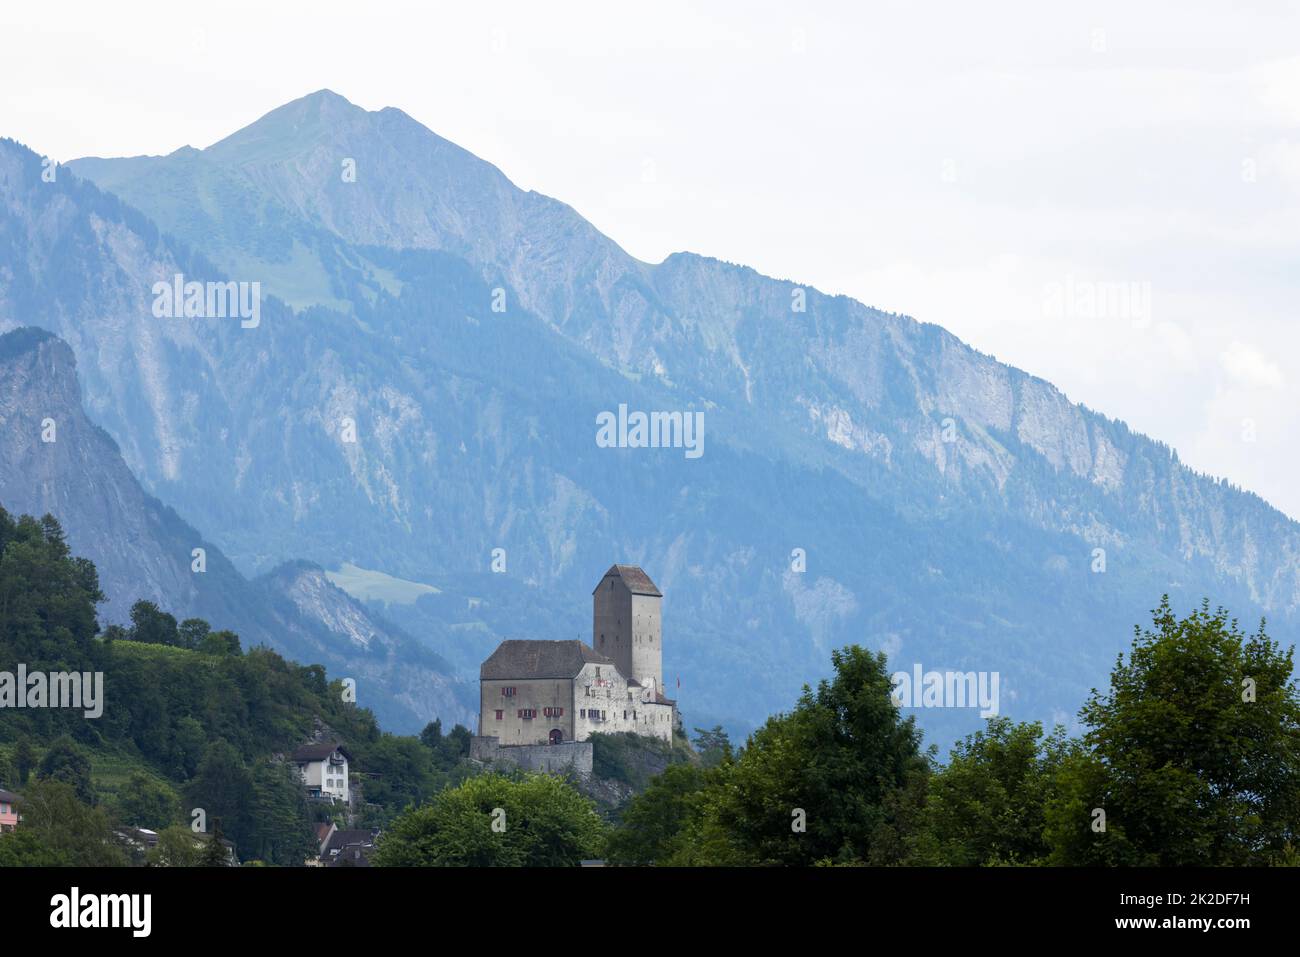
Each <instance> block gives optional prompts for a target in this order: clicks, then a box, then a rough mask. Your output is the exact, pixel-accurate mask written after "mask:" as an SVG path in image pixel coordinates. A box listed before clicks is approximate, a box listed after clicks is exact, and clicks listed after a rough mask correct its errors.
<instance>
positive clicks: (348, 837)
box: [325, 831, 375, 854]
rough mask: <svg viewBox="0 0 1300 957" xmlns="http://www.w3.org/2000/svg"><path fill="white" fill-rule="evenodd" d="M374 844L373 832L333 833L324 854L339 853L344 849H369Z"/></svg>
mask: <svg viewBox="0 0 1300 957" xmlns="http://www.w3.org/2000/svg"><path fill="white" fill-rule="evenodd" d="M374 843H375V832H374V831H335V832H334V834H333V835H331V837H330V842H329V843H328V844H326V845H325V853H326V854H329V853H330V852H331V851H341V850H343V848H345V847H349V846H356V847H371V846H373V845H374Z"/></svg>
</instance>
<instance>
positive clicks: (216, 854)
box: [199, 818, 230, 867]
mask: <svg viewBox="0 0 1300 957" xmlns="http://www.w3.org/2000/svg"><path fill="white" fill-rule="evenodd" d="M225 839H226V836H225V834H224V833H222V830H221V818H217V819H215V820H214V821H213V822H212V834H211V835H210V836H209V837H208V840H207V844H206V846H205V847H204V848H203V851H202V853H200V855H199V866H200V867H229V866H230V851H229V850H228V849H227V848H226V845H225Z"/></svg>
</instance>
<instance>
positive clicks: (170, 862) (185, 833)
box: [146, 825, 206, 867]
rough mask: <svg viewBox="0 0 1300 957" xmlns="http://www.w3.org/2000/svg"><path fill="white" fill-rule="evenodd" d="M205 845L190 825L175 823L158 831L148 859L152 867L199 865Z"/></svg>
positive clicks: (147, 856)
mask: <svg viewBox="0 0 1300 957" xmlns="http://www.w3.org/2000/svg"><path fill="white" fill-rule="evenodd" d="M205 846H206V845H205V844H204V843H203V842H202V841H201V840H199V839H198V838H197V837H195V835H194V832H193V831H191V830H190V829H189V828H188V827H184V826H182V825H174V826H172V827H168V828H164V829H163V830H161V831H159V832H158V843H157V844H156V845H154V846H153V847H152V848H151V849H150V850H149V853H148V855H146V861H147V862H148V865H149V866H150V867H198V866H199V864H200V862H201V860H202V855H203V850H204V848H205Z"/></svg>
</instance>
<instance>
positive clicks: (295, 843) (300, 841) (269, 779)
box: [239, 761, 318, 867]
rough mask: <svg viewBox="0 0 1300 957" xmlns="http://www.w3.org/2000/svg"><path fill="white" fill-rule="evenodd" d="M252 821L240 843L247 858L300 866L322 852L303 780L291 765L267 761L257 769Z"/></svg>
mask: <svg viewBox="0 0 1300 957" xmlns="http://www.w3.org/2000/svg"><path fill="white" fill-rule="evenodd" d="M248 820H249V823H248V827H247V828H246V832H247V833H246V834H245V835H244V837H243V839H242V840H241V841H240V842H239V847H240V852H241V854H242V856H244V857H250V856H251V857H255V858H257V859H259V860H262V861H265V862H266V863H268V864H277V865H280V866H284V867H298V866H301V865H302V864H303V862H305V861H306V860H307V858H309V857H313V856H315V854H314V852H315V851H317V850H318V848H317V847H316V845H315V843H314V841H313V840H312V829H311V812H310V811H309V810H308V807H307V794H306V792H305V791H304V790H303V786H302V778H301V777H300V776H299V774H298V770H297V769H296V768H295V767H293V766H292V765H290V764H286V763H285V762H283V761H275V762H272V761H263V762H261V763H259V764H257V765H255V766H254V768H253V801H252V806H251V808H250V809H249V814H248Z"/></svg>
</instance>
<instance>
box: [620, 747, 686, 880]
mask: <svg viewBox="0 0 1300 957" xmlns="http://www.w3.org/2000/svg"><path fill="white" fill-rule="evenodd" d="M709 774H710V772H708V771H706V770H702V769H700V768H697V767H695V766H693V765H690V764H674V765H671V766H669V767H667V768H665V769H664V772H663V773H662V774H660V775H658V776H657V777H655V778H654V779H653V780H651V782H650V785H649V786H648V787H647V788H646V789H645V791H643V792H642V793H641V794H638V795H636V796H635V797H634V798H632V800H631V801H630V802H629V803H628V806H627V807H626V808H625V809H624V811H623V815H622V819H621V820H620V821H619V826H618V827H617V828H616V829H615V830H614V832H613V833H612V834H611V835H610V837H609V844H608V847H607V848H606V852H605V853H606V856H607V857H608V858H609V861H610V863H613V864H624V865H648V864H672V863H675V862H676V861H677V859H678V858H679V857H680V856H681V855H682V853H683V850H684V848H683V846H682V841H683V839H684V837H685V834H686V832H687V825H688V822H689V821H690V820H691V818H692V816H693V815H695V814H696V813H698V806H699V798H700V795H701V794H702V793H703V791H704V789H705V787H706V785H707V784H708V782H709V780H710V777H709Z"/></svg>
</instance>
